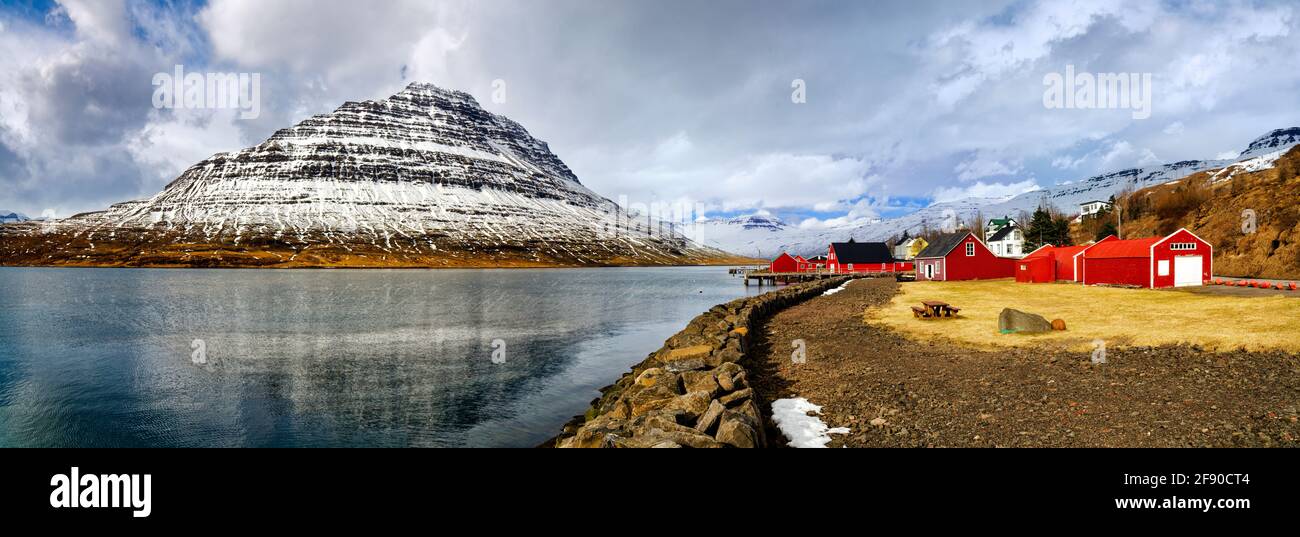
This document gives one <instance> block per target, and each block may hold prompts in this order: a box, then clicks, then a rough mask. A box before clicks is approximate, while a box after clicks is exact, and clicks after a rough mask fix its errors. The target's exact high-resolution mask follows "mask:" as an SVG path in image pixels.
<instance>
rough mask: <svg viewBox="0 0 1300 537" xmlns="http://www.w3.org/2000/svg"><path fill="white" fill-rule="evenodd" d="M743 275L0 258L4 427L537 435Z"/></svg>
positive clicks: (72, 434)
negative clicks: (62, 264)
mask: <svg viewBox="0 0 1300 537" xmlns="http://www.w3.org/2000/svg"><path fill="white" fill-rule="evenodd" d="M755 291H756V290H755ZM746 292H747V290H746V288H745V287H744V286H743V285H741V282H740V281H739V280H738V279H735V278H732V277H730V276H728V275H727V273H726V270H725V269H724V268H722V267H698V268H697V267H691V268H627V269H557V270H428V271H426V270H197V269H185V270H177V269H170V270H149V269H43V268H37V269H31V268H0V446H64V447H83V446H84V447H116V446H520V447H525V446H532V445H535V444H537V443H539V442H541V441H543V440H545V439H546V438H548V437H550V436H551V435H553V434H555V433H556V432H558V430H559V426H560V425H561V424H563V423H564V422H565V421H566V420H567V419H568V418H569V417H571V416H573V415H575V414H579V413H581V412H582V411H583V410H585V408H586V406H587V403H588V402H589V401H590V400H591V399H592V398H594V397H596V396H597V395H598V393H597V391H596V390H597V389H598V388H600V387H601V386H604V385H606V384H609V383H611V382H613V381H614V380H616V379H617V377H618V376H619V375H620V374H622V373H623V372H625V371H626V370H627V368H628V367H629V366H631V365H632V364H634V363H636V362H639V361H641V360H642V359H644V357H645V355H646V354H648V353H649V352H651V351H654V350H655V349H657V348H659V346H660V345H661V344H662V343H663V340H664V339H666V338H667V337H668V336H671V335H672V334H674V333H675V332H677V331H678V330H680V329H681V328H682V327H683V326H685V324H686V322H687V321H689V320H690V319H691V318H692V317H693V316H695V315H697V314H699V313H701V312H703V311H705V310H707V309H708V308H709V307H711V306H713V305H714V304H718V303H721V302H725V301H727V300H730V299H733V298H736V297H739V296H742V295H744V294H745V293H746ZM498 340H499V341H498ZM502 343H504V363H494V361H493V352H494V351H498V354H497V355H496V356H497V358H498V360H497V361H498V362H499V361H500V358H502V354H501V353H500V352H499V351H500V350H501V348H502ZM196 358H199V359H197V360H196ZM196 362H202V363H196Z"/></svg>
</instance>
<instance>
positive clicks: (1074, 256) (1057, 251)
mask: <svg viewBox="0 0 1300 537" xmlns="http://www.w3.org/2000/svg"><path fill="white" fill-rule="evenodd" d="M1113 240H1117V239H1116V238H1115V236H1114V235H1110V236H1107V237H1106V238H1104V239H1102V240H1100V241H1097V242H1095V243H1092V244H1085V245H1082V246H1052V245H1050V244H1048V245H1046V246H1042V247H1040V248H1039V249H1037V250H1034V251H1033V252H1030V253H1029V255H1027V256H1025V257H1024V259H1021V260H1020V261H1021V262H1020V263H1016V281H1018V282H1028V283H1042V282H1053V281H1061V280H1063V281H1072V282H1077V281H1079V278H1078V276H1077V275H1079V274H1082V271H1080V270H1078V267H1079V264H1080V263H1081V262H1082V259H1081V258H1080V256H1081V254H1082V253H1083V252H1084V250H1087V249H1088V248H1091V247H1092V246H1093V245H1095V244H1099V243H1102V242H1106V241H1113Z"/></svg>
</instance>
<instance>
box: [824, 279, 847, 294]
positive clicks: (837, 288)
mask: <svg viewBox="0 0 1300 537" xmlns="http://www.w3.org/2000/svg"><path fill="white" fill-rule="evenodd" d="M850 283H853V280H849V281H847V282H844V285H841V286H839V287H836V288H834V289H828V290H827V291H826V292H825V293H822V296H827V295H833V294H835V293H838V292H840V291H843V290H844V288H845V287H848V286H849V284H850Z"/></svg>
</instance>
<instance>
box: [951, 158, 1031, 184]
mask: <svg viewBox="0 0 1300 537" xmlns="http://www.w3.org/2000/svg"><path fill="white" fill-rule="evenodd" d="M1022 170H1024V167H1023V166H1022V165H1021V164H1020V163H1019V162H1010V163H1007V162H1003V161H1002V160H1000V159H997V158H995V157H991V156H989V155H986V154H983V153H980V154H977V155H975V156H974V157H973V158H971V159H969V160H965V161H962V162H961V163H960V164H958V165H957V167H956V168H953V172H955V173H956V174H957V178H958V179H960V180H962V181H973V180H975V179H983V178H985V177H992V176H997V175H1015V174H1018V173H1020V172H1021V171H1022Z"/></svg>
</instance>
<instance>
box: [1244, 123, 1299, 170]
mask: <svg viewBox="0 0 1300 537" xmlns="http://www.w3.org/2000/svg"><path fill="white" fill-rule="evenodd" d="M1296 145H1300V127H1291V128H1289V129H1277V130H1275V131H1273V132H1270V133H1268V134H1265V135H1263V136H1260V137H1259V138H1256V139H1255V141H1253V142H1251V143H1250V145H1249V146H1247V147H1246V150H1245V151H1242V152H1241V155H1239V156H1237V161H1238V162H1240V161H1243V160H1246V159H1250V158H1254V157H1258V156H1262V155H1266V154H1269V153H1275V152H1278V151H1285V150H1287V149H1290V148H1291V147H1293V146H1296Z"/></svg>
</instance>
